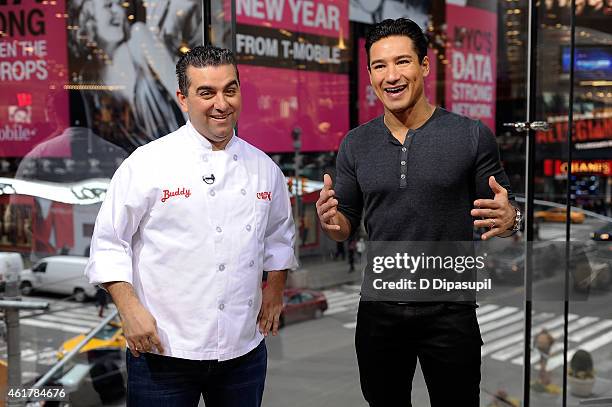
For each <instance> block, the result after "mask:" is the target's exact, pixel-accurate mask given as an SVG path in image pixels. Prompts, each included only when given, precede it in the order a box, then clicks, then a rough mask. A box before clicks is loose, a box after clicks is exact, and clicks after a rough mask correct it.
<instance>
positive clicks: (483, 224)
mask: <svg viewBox="0 0 612 407" xmlns="http://www.w3.org/2000/svg"><path fill="white" fill-rule="evenodd" d="M500 225H501V219H494V218H490V219H479V220H475V221H474V226H476V227H477V228H487V229H489V228H491V226H493V228H495V227H496V226H500Z"/></svg>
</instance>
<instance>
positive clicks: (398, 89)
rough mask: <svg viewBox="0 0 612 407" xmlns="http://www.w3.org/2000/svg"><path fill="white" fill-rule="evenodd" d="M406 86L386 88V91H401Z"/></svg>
mask: <svg viewBox="0 0 612 407" xmlns="http://www.w3.org/2000/svg"><path fill="white" fill-rule="evenodd" d="M404 88H405V86H399V87H397V88H387V89H385V91H386V92H391V93H395V92H400V91H402V90H404Z"/></svg>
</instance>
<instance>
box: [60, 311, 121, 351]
mask: <svg viewBox="0 0 612 407" xmlns="http://www.w3.org/2000/svg"><path fill="white" fill-rule="evenodd" d="M85 336H86V335H85V334H81V335H78V336H75V337H74V338H71V339H68V340H67V341H66V342H64V343H63V344H62V346H61V347H60V349H59V351H58V352H57V360H60V359H62V358H63V357H64V355H66V354H67V353H68V352H70V351H71V350H72V349H74V348H75V347H76V346H77V345H78V344H79V343H81V341H83V339H85ZM125 348H126V342H125V337H124V336H123V328H122V327H121V323H119V322H116V321H111V322H109V323H108V324H107V325H106V326H105V327H104V328H102V330H100V332H98V333H97V334H96V335H95V336H94V337H93V338H91V339H90V340H89V342H87V344H86V345H85V346H83V347H82V348H81V350H80V351H79V353H87V352H89V351H104V350H118V351H125Z"/></svg>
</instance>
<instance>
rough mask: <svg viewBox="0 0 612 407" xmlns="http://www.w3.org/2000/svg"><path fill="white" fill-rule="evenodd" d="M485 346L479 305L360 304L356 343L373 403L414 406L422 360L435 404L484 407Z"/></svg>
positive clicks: (363, 381) (361, 372) (438, 406)
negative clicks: (414, 384)
mask: <svg viewBox="0 0 612 407" xmlns="http://www.w3.org/2000/svg"><path fill="white" fill-rule="evenodd" d="M481 345H482V339H481V336H480V329H479V327H478V321H477V319H476V311H475V309H474V307H473V306H470V305H465V304H452V303H445V304H440V303H431V304H393V303H385V302H366V301H362V302H360V303H359V312H358V315H357V331H356V334H355V347H356V349H357V361H358V363H359V376H360V380H361V390H362V392H363V395H364V397H365V399H366V401H367V402H368V403H369V404H370V406H371V407H404V406H408V407H410V406H412V403H411V391H412V379H413V377H414V371H415V369H416V363H417V358H418V360H419V363H420V364H421V368H422V370H423V375H424V377H425V383H426V384H427V390H428V392H429V398H430V401H431V406H432V407H454V406H457V407H479V405H480V388H479V387H480V347H481Z"/></svg>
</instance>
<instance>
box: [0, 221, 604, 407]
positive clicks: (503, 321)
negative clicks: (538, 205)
mask: <svg viewBox="0 0 612 407" xmlns="http://www.w3.org/2000/svg"><path fill="white" fill-rule="evenodd" d="M594 227H596V224H583V225H577V226H573V229H572V231H573V233H575V234H576V235H575V236H574V235H573V236H572V237H575V238H576V239H580V240H586V239H588V234H589V233H590V231H591V230H593V228H594ZM563 233H564V226H563V225H557V224H546V225H545V227H544V228H543V229H542V231H541V234H542V237H544V236H545V237H548V238H549V239H554V238H559V237H563V236H564V235H563ZM338 264H339V265H338V267H345V265H344V264H341V263H338ZM562 277H563V274H562V273H560V272H559V273H555V274H554V275H553V276H552V277H549V278H545V279H539V280H536V281H535V282H534V291H535V292H538V293H540V294H541V295H542V298H545V297H546V296H545V295H544V294H546V293H548V294H550V296H551V297H558V296H559V293H560V292H561V293H562V290H563V279H562ZM359 290H360V287H359V285H358V284H344V285H342V286H339V287H336V288H330V289H327V290H324V293H325V295H326V297H327V301H328V304H329V309H328V310H327V312H325V314H324V316H323V317H322V318H320V319H317V320H311V321H306V322H302V323H297V324H293V325H288V326H286V327H285V328H284V329H282V331H281V334H280V335H279V336H278V337H270V338H268V339H267V345H268V352H269V365H268V377H267V384H266V393H265V399H264V405H265V406H271V407H286V406H288V405H291V406H295V407H307V406H335V407H336V406H338V407H342V406H346V407H349V406H350V407H352V406H365V405H366V404H365V402H364V401H363V398H362V396H361V391H360V387H359V377H358V370H357V363H356V358H355V351H354V344H353V339H354V332H355V321H356V312H357V306H358V302H359ZM30 299H32V300H44V301H50V302H51V310H50V312H46V313H44V314H40V315H38V314H33V313H24V312H22V314H21V324H22V325H21V326H22V328H21V329H22V333H21V335H22V338H23V339H22V370H23V378H24V380H31V379H33V378H35V377H36V376H38V375H40V374H42V373H44V372H45V371H47V370H48V369H49V368H50V366H51V365H52V364H53V363H54V362H55V357H56V356H55V352H56V351H57V349H58V347H59V346H60V345H61V343H62V342H63V341H65V340H67V339H69V338H71V337H74V336H76V335H77V334H79V333H83V332H87V331H88V330H90V329H91V328H93V327H94V326H95V325H96V324H97V322H98V321H100V318H99V317H98V316H97V309H96V307H95V306H94V304H93V303H92V302H87V303H84V304H81V303H77V302H74V301H65V300H62V299H61V298H49V297H47V296H45V297H42V296H38V297H30ZM523 299H524V289H523V287H522V285H521V284H518V285H517V284H514V285H512V284H507V285H504V284H496V285H494V286H493V290H492V292H491V293H489V294H488V295H484V296H482V297H480V299H479V305H480V307H479V309H478V311H477V313H478V319H479V323H480V329H481V334H482V337H483V341H484V346H483V347H482V356H483V359H482V386H481V388H482V393H481V400H482V402H481V405H483V406H485V405H487V403H488V402H489V401H490V400H491V394H492V393H494V392H496V391H497V390H499V389H504V390H506V391H507V392H508V394H509V395H510V396H512V397H515V398H520V397H521V394H522V390H521V389H522V380H523V377H522V364H523V340H522V339H523V325H524V311H523ZM533 309H534V313H533V325H532V333H533V334H534V335H535V334H536V333H538V332H540V331H541V329H542V328H546V329H547V330H548V331H549V332H550V333H551V335H552V336H553V337H554V338H555V339H556V342H555V344H554V345H553V350H552V355H551V357H550V358H549V360H548V367H549V370H550V371H552V372H553V375H552V377H553V383H554V384H557V385H559V386H560V385H561V378H562V376H561V373H562V367H563V359H562V353H561V351H562V334H563V304H562V302H559V301H552V300H542V301H538V300H537V299H536V301H534V303H533ZM611 309H612V294H611V293H610V291H609V290H599V291H593V292H591V293H589V295H588V297H585V298H584V300H583V301H572V302H570V315H569V321H570V324H569V354H570V357H571V355H572V353H573V351H575V350H576V349H578V348H582V349H586V350H588V351H590V352H591V353H592V354H593V359H594V360H595V370H596V378H597V381H596V385H595V390H594V392H595V395H610V393H612V313H611V312H610V310H611ZM0 350H2V352H3V353H5V352H6V346H5V345H4V344H3V345H2V347H1V348H0ZM4 356H5V355H4ZM538 360H539V354H537V351H535V350H534V353H533V354H532V366H533V367H534V368H535V366H536V362H537V361H538ZM532 372H533V373H532V377H536V375H537V373H536V372H535V370H534V369H532ZM457 374H461V372H457ZM532 397H533V399H534V400H537V404H536V405H537V406H538V407H540V406H542V407H546V406H549V405H550V406H553V405H560V402H559V397H560V396H558V395H550V394H546V395H541V394H536V393H532ZM412 399H413V405H415V406H427V405H428V404H429V403H428V397H427V392H426V387H425V384H424V381H423V379H422V377H421V375H420V371H418V372H417V377H416V378H415V383H414V386H413V393H412ZM577 404H578V403H577V401H576V400H575V399H573V398H571V397H570V403H569V405H573V406H576V405H577Z"/></svg>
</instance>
